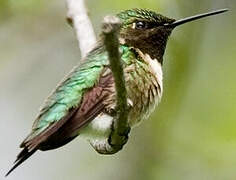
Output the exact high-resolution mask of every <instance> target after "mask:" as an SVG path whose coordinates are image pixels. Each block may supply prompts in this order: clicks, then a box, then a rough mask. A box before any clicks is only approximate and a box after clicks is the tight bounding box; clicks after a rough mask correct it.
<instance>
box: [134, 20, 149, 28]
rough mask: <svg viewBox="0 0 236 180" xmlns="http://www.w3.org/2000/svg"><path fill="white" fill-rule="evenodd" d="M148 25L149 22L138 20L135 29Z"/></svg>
mask: <svg viewBox="0 0 236 180" xmlns="http://www.w3.org/2000/svg"><path fill="white" fill-rule="evenodd" d="M147 27H148V25H147V22H144V21H138V22H136V23H135V29H147Z"/></svg>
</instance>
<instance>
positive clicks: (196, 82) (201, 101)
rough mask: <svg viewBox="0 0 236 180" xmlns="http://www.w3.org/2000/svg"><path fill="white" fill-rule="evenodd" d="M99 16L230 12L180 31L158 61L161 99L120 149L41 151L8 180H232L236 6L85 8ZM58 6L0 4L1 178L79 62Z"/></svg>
mask: <svg viewBox="0 0 236 180" xmlns="http://www.w3.org/2000/svg"><path fill="white" fill-rule="evenodd" d="M87 5H88V9H89V12H90V16H91V20H92V22H93V25H94V27H95V30H96V32H97V34H98V33H99V29H100V22H101V21H102V17H103V16H105V15H107V14H113V13H117V12H119V11H120V10H124V9H127V8H134V7H142V8H148V9H152V10H155V11H158V12H161V13H162V14H164V15H167V16H169V17H175V18H177V19H178V18H182V17H186V16H190V15H194V14H197V13H202V12H206V11H208V10H212V9H218V8H225V7H228V8H230V9H231V11H230V12H228V13H226V14H223V15H218V16H214V17H211V18H208V19H204V20H200V21H198V22H194V23H190V24H186V25H184V26H181V27H179V28H177V29H176V30H175V31H174V32H173V34H172V36H171V38H170V40H169V43H168V47H167V50H166V54H165V59H164V96H163V99H162V102H161V104H160V105H159V107H158V108H157V109H156V111H155V113H153V114H152V116H151V118H149V119H148V120H146V121H145V122H144V123H142V124H141V125H140V126H139V127H137V128H135V129H133V131H132V133H131V136H130V139H129V142H128V144H127V145H126V146H125V147H124V149H123V151H121V152H119V153H118V154H116V155H113V156H102V155H99V154H97V153H96V152H95V151H94V150H93V149H92V148H91V147H90V145H89V144H88V143H87V142H86V141H85V140H83V139H81V138H77V139H76V140H74V141H73V142H71V143H70V144H68V145H66V146H64V147H62V148H60V149H57V150H54V151H48V152H38V153H36V154H35V155H34V156H33V157H32V158H30V159H29V160H28V161H27V162H26V163H24V164H23V165H22V166H21V167H19V168H18V169H17V170H16V171H15V172H14V173H13V174H11V176H9V177H8V179H9V180H42V179H43V180H77V179H85V180H91V179H97V180H101V179H102V180H104V179H107V180H108V179H112V180H120V179H127V180H143V179H145V180H235V179H236V70H235V69H236V34H235V33H236V14H235V10H236V8H235V7H236V1H235V0H198V1H196V0H129V1H127V0H113V1H111V0H103V1H102V0H87ZM65 17H66V4H65V1H56V0H50V1H48V0H41V1H35V0H0V85H1V87H0V114H1V116H0V179H4V177H3V176H4V174H5V173H6V171H7V170H8V169H9V168H10V166H11V165H12V162H13V161H14V160H15V156H16V154H17V153H18V152H19V148H18V144H19V143H20V142H21V141H22V140H23V139H24V137H25V136H26V135H27V133H29V131H30V128H31V125H32V121H33V120H34V118H35V116H36V114H37V112H38V109H39V106H40V105H41V104H42V102H43V101H44V99H45V97H47V96H48V94H49V93H50V92H51V90H52V89H53V88H54V87H55V86H56V85H57V83H58V82H59V81H60V79H61V78H63V76H64V75H65V74H67V72H68V71H70V69H71V68H72V67H73V66H74V65H75V64H77V63H78V61H79V60H80V52H79V48H78V46H77V41H76V38H75V35H74V32H73V29H72V28H71V27H70V26H69V25H68V24H67V23H66V21H65Z"/></svg>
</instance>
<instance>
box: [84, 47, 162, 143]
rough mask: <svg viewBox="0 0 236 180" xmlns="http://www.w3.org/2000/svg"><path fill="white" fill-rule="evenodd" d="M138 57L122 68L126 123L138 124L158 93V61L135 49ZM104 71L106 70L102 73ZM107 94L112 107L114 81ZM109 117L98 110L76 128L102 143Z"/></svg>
mask: <svg viewBox="0 0 236 180" xmlns="http://www.w3.org/2000/svg"><path fill="white" fill-rule="evenodd" d="M137 52H138V53H139V59H133V62H132V63H129V64H128V65H127V66H125V68H124V76H125V81H126V89H127V97H128V100H127V103H128V105H129V107H130V112H129V116H128V121H129V125H130V126H134V125H136V124H138V123H139V122H140V121H141V120H143V119H146V118H148V117H149V115H150V113H151V112H152V111H153V110H154V109H155V106H156V105H157V104H158V102H159V101H160V99H161V96H162V68H161V64H160V63H159V62H158V61H157V60H155V59H151V58H150V56H149V55H147V54H145V55H144V54H142V52H140V51H138V50H137ZM105 74H106V73H105ZM109 91H110V92H111V93H110V96H109V98H108V99H107V101H106V104H107V105H106V106H107V109H114V108H115V105H116V93H115V87H114V85H113V86H111V87H110V88H109ZM112 122H113V117H112V116H110V115H109V114H107V113H105V112H102V113H101V114H100V115H99V116H98V117H96V118H95V119H94V120H93V121H92V122H91V123H89V124H88V126H87V127H86V128H84V129H83V130H81V131H80V134H81V135H84V136H86V137H87V138H88V139H90V142H91V143H92V144H94V146H96V144H99V145H100V144H103V143H106V138H107V137H108V136H109V134H110V131H111V126H112Z"/></svg>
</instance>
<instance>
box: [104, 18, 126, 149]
mask: <svg viewBox="0 0 236 180" xmlns="http://www.w3.org/2000/svg"><path fill="white" fill-rule="evenodd" d="M120 27H121V22H120V20H119V18H117V17H115V16H106V17H105V18H104V22H103V27H102V31H103V34H104V44H105V47H106V50H107V52H108V55H109V61H110V67H111V70H112V73H113V77H114V80H115V88H116V93H117V94H116V95H117V96H116V100H117V103H116V111H117V115H116V117H115V120H114V124H113V131H112V133H111V135H110V139H109V143H110V145H111V146H112V148H113V152H112V153H116V152H118V151H119V150H120V149H122V147H123V145H124V144H125V143H126V142H127V140H128V134H129V131H130V128H129V126H128V107H127V92H126V87H125V78H124V72H123V67H122V63H121V60H120V53H119V40H118V33H119V31H120Z"/></svg>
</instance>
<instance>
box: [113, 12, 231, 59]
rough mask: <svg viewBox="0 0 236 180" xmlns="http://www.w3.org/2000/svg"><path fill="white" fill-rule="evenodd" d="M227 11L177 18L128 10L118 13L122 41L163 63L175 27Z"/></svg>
mask: <svg viewBox="0 0 236 180" xmlns="http://www.w3.org/2000/svg"><path fill="white" fill-rule="evenodd" d="M225 11H227V9H223V10H218V11H214V12H209V13H205V14H199V15H196V16H191V17H188V18H185V19H181V20H175V19H172V18H168V17H165V16H163V15H161V14H158V13H156V12H153V11H149V10H146V9H132V10H126V11H123V12H120V13H119V14H117V16H118V17H119V18H120V20H121V22H122V26H121V30H120V43H121V44H125V45H128V46H131V47H134V48H137V49H139V50H140V51H141V52H142V53H144V54H148V55H149V56H150V57H151V58H152V59H157V60H158V61H159V62H160V63H162V61H163V55H164V52H165V48H166V44H167V40H168V37H169V36H170V34H171V32H172V30H173V29H174V28H175V27H177V26H179V25H181V24H184V23H187V22H190V21H193V20H196V19H199V18H202V17H206V16H210V15H214V14H218V13H222V12H225Z"/></svg>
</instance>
